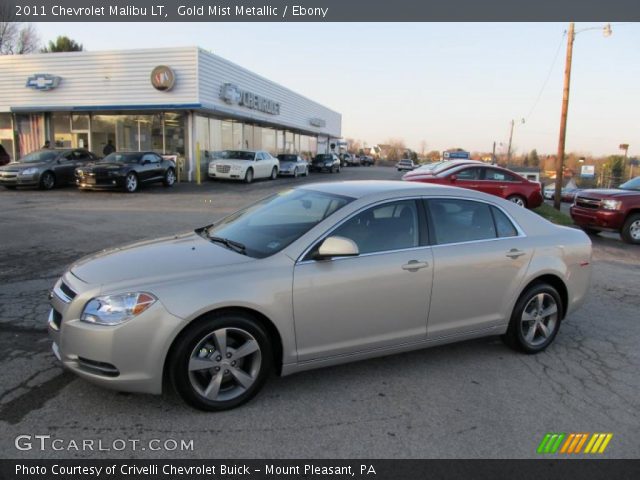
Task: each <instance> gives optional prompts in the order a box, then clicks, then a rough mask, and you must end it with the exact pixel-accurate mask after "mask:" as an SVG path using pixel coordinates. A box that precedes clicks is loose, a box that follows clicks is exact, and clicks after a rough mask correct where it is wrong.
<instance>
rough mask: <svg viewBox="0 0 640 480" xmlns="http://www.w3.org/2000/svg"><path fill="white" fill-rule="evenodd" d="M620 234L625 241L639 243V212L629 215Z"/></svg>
mask: <svg viewBox="0 0 640 480" xmlns="http://www.w3.org/2000/svg"><path fill="white" fill-rule="evenodd" d="M620 235H621V236H622V240H624V241H625V242H627V243H632V244H635V245H640V213H634V214H633V215H629V218H627V220H626V221H625V222H624V225H623V227H622V231H621V232H620Z"/></svg>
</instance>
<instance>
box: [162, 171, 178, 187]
mask: <svg viewBox="0 0 640 480" xmlns="http://www.w3.org/2000/svg"><path fill="white" fill-rule="evenodd" d="M174 183H176V172H175V170H174V169H173V168H169V169H167V171H166V172H165V174H164V180H163V181H162V184H163V185H164V186H165V187H172V186H173V184H174Z"/></svg>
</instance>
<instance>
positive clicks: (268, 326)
mask: <svg viewBox="0 0 640 480" xmlns="http://www.w3.org/2000/svg"><path fill="white" fill-rule="evenodd" d="M232 313H242V314H245V315H249V316H251V317H253V319H255V321H256V322H257V323H258V324H259V325H260V326H262V327H264V329H265V330H266V331H267V335H268V336H269V339H270V340H271V342H272V345H271V346H272V349H273V367H274V371H275V372H276V373H277V374H278V375H280V374H281V372H282V348H283V347H282V337H281V336H280V332H278V329H277V328H276V326H275V324H274V323H273V322H272V321H271V319H269V318H268V317H267V316H266V315H264V314H263V313H261V312H259V311H257V310H254V309H252V308H249V307H236V306H226V307H220V308H214V309H212V310H208V311H207V312H204V313H201V314H200V315H199V316H197V317H196V318H194V319H193V320H191V321H190V322H189V323H187V324H185V325H184V326H183V327H182V328H181V329H180V331H179V332H178V333H177V335H175V336H174V338H173V340H172V341H171V345H170V346H169V349H168V350H167V354H166V355H165V358H164V364H163V367H162V378H163V385H166V384H167V381H168V371H169V369H168V362H169V360H170V359H171V357H172V355H173V352H174V349H175V347H176V344H177V343H178V340H179V339H180V337H181V336H182V335H183V334H184V333H185V332H186V331H187V330H188V329H189V328H190V327H191V326H193V325H194V324H195V323H196V322H200V321H202V320H203V319H204V318H205V317H208V316H210V315H224V314H232ZM163 389H164V388H163Z"/></svg>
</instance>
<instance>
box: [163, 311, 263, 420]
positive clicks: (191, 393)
mask: <svg viewBox="0 0 640 480" xmlns="http://www.w3.org/2000/svg"><path fill="white" fill-rule="evenodd" d="M222 338H224V342H221V341H220V340H218V339H222ZM243 347H244V348H245V350H246V351H249V352H250V353H247V354H246V355H242V356H239V357H238V356H236V353H237V352H238V351H240V350H241V349H242V348H243ZM254 349H255V350H254ZM194 360H195V361H194ZM200 367H203V368H200ZM272 367H273V354H272V348H271V343H270V340H269V336H268V335H267V333H266V331H265V330H264V328H262V326H261V325H259V324H258V323H257V322H256V321H255V320H254V319H253V318H252V317H251V316H249V315H246V314H244V313H228V314H221V315H215V314H212V315H209V316H206V317H204V318H203V319H202V320H201V321H198V322H196V323H194V324H193V325H191V326H190V327H188V328H187V329H186V330H185V331H184V332H183V333H181V334H180V335H179V337H178V338H177V339H176V341H175V343H174V345H173V347H172V351H171V355H170V357H169V363H168V365H167V368H168V374H169V378H170V380H171V383H172V385H173V387H174V389H175V390H176V392H177V393H178V394H179V395H180V396H181V397H182V398H183V399H184V400H185V401H186V402H187V403H188V404H189V405H191V406H193V407H195V408H197V409H200V410H207V411H220V410H228V409H231V408H235V407H238V406H240V405H242V404H243V403H245V402H248V401H249V400H250V399H251V398H253V397H254V396H255V395H256V394H257V393H258V391H259V390H260V389H261V388H262V386H263V385H264V382H265V381H266V379H267V378H268V376H269V374H270V372H271V369H272ZM216 388H217V390H216Z"/></svg>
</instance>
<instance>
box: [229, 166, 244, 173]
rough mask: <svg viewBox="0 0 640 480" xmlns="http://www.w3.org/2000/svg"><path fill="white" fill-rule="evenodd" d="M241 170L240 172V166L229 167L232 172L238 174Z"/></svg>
mask: <svg viewBox="0 0 640 480" xmlns="http://www.w3.org/2000/svg"><path fill="white" fill-rule="evenodd" d="M241 170H242V167H241V166H240V165H231V171H232V172H239V171H241Z"/></svg>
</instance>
